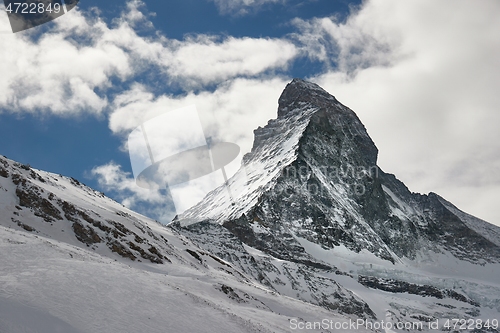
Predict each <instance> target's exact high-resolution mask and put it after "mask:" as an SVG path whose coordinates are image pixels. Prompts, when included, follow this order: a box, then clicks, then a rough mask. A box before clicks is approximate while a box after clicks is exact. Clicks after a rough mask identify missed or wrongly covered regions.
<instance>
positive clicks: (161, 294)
mask: <svg viewBox="0 0 500 333" xmlns="http://www.w3.org/2000/svg"><path fill="white" fill-rule="evenodd" d="M376 163H377V148H376V147H375V145H374V143H373V142H372V140H371V139H370V137H369V136H368V134H367V132H366V130H365V128H364V126H363V125H362V123H361V122H360V120H359V119H358V117H357V116H356V115H355V113H354V112H353V111H351V110H350V109H349V108H347V107H345V106H343V105H342V104H340V103H339V102H338V101H337V100H336V99H335V98H334V97H333V96H331V95H330V94H328V93H327V92H325V91H324V90H323V89H321V88H320V87H318V86H317V85H315V84H312V83H309V82H305V81H303V80H298V79H295V80H293V81H292V82H291V83H290V84H289V85H288V86H287V87H286V89H285V90H284V92H283V94H282V96H281V97H280V100H279V109H278V117H277V119H274V120H271V121H269V123H268V125H267V126H265V127H264V128H259V129H257V130H256V131H255V142H254V146H253V149H252V151H251V152H250V153H249V154H247V155H246V156H245V157H244V160H243V165H242V168H241V170H240V171H238V172H237V173H236V174H235V176H234V177H232V178H231V179H230V180H229V182H228V183H229V186H231V191H230V192H231V193H232V194H233V198H232V199H231V198H230V197H228V195H229V194H228V193H229V191H227V189H226V188H218V189H216V190H214V191H212V192H211V193H209V194H208V195H207V197H205V198H204V199H203V200H202V201H201V202H200V203H198V204H197V205H195V206H194V207H192V208H191V209H189V210H188V211H186V212H185V213H184V214H182V215H181V216H178V217H177V219H176V220H175V221H174V222H173V223H171V224H170V225H169V226H168V227H166V226H163V225H160V224H158V223H157V222H155V221H153V220H151V219H148V218H146V217H144V216H141V215H140V214H137V213H135V212H132V211H130V210H128V209H126V208H125V207H123V206H122V205H121V204H119V203H117V202H115V201H113V200H111V199H109V198H107V197H105V196H104V195H103V194H102V193H99V192H97V191H95V190H92V189H90V188H88V187H87V186H85V185H83V184H81V183H80V182H78V181H77V180H75V179H72V178H67V177H63V176H60V175H55V174H52V173H48V172H44V171H40V170H34V169H32V168H31V167H29V166H27V165H21V164H19V163H16V162H14V161H11V160H9V159H7V158H4V157H0V248H1V254H2V255H1V256H0V333H17V332H42V333H47V332H51V333H52V332H67V333H73V332H138V331H144V332H148V333H149V332H216V331H221V332H294V331H299V332H300V331H307V332H335V331H342V332H403V331H405V332H406V331H410V332H413V331H415V332H416V331H425V332H434V331H436V330H437V329H442V330H451V331H460V332H462V331H470V332H500V330H499V329H498V325H499V320H500V228H498V227H496V226H493V225H491V224H489V223H487V222H485V221H482V220H479V219H477V218H475V217H473V216H470V215H468V214H466V213H464V212H462V211H460V210H459V209H458V208H457V207H455V206H453V204H451V203H449V202H448V201H446V200H445V199H443V198H441V197H440V196H438V195H437V194H433V193H431V194H429V195H420V194H416V193H412V192H410V191H409V190H408V189H407V188H406V186H405V185H404V184H403V183H401V182H400V181H399V180H397V179H396V177H395V176H393V175H391V174H388V173H385V172H383V171H382V170H381V169H380V168H379V167H378V166H377V164H376ZM454 320H456V321H454ZM460 320H461V321H460ZM464 325H465V326H464ZM464 327H465V328H464Z"/></svg>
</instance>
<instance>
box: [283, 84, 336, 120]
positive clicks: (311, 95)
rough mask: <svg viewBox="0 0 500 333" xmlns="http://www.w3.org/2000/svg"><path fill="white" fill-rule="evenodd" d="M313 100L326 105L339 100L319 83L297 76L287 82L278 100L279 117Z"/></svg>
mask: <svg viewBox="0 0 500 333" xmlns="http://www.w3.org/2000/svg"><path fill="white" fill-rule="evenodd" d="M312 102H314V104H318V103H319V104H321V105H324V104H331V103H335V102H337V100H336V99H335V97H333V96H332V95H330V94H329V93H328V92H327V91H325V90H324V89H323V88H321V87H320V86H318V85H317V84H315V83H312V82H309V81H305V80H303V79H299V78H295V79H293V80H292V82H290V83H288V84H287V86H286V87H285V89H284V90H283V92H282V93H281V96H280V98H279V100H278V104H279V107H278V118H281V117H285V116H286V115H287V114H289V113H290V111H293V110H297V109H298V106H304V105H305V104H309V103H312Z"/></svg>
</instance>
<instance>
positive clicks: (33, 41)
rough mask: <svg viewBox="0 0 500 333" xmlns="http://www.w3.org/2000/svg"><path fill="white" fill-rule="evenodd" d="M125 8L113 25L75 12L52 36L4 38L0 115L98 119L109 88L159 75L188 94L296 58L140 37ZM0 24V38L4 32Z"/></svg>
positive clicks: (273, 49)
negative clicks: (91, 116) (95, 116)
mask: <svg viewBox="0 0 500 333" xmlns="http://www.w3.org/2000/svg"><path fill="white" fill-rule="evenodd" d="M141 6H142V2H141V1H137V0H136V1H130V2H128V3H127V6H126V9H125V10H124V12H123V14H122V16H121V17H119V18H118V19H116V20H114V23H113V24H112V25H108V24H106V23H105V22H104V21H103V20H101V19H100V18H99V16H98V15H97V14H98V13H93V14H96V15H94V17H93V18H91V17H89V16H86V15H84V14H83V13H82V12H81V11H79V10H78V9H76V10H72V11H70V12H69V13H67V14H66V15H64V16H62V17H61V18H59V19H57V20H55V21H54V22H55V25H54V27H53V28H51V29H49V30H48V31H46V32H44V33H43V34H42V35H41V36H36V35H34V34H33V32H25V33H19V34H8V35H5V36H4V37H3V38H2V39H1V40H0V57H1V58H2V62H1V63H0V71H1V72H2V76H1V77H0V89H2V92H3V94H2V95H1V96H0V109H3V110H8V111H10V112H32V113H35V112H47V113H51V114H58V115H71V114H78V113H81V112H87V113H95V114H100V113H102V112H103V111H105V110H106V109H107V107H108V106H109V100H108V93H109V91H110V88H111V87H112V82H114V83H115V84H116V83H118V84H123V85H124V87H126V86H129V85H133V82H134V81H135V80H137V78H138V77H139V76H140V75H142V74H144V73H150V72H156V73H164V74H165V75H164V76H165V77H166V79H165V82H164V83H165V85H166V86H168V84H173V85H174V86H177V87H179V86H180V87H182V88H183V89H187V90H190V89H192V88H193V87H196V88H202V87H203V86H204V85H207V84H218V83H220V82H223V81H225V80H228V79H231V78H235V77H239V76H246V77H255V76H259V75H261V74H265V73H267V74H272V73H273V71H275V70H280V69H281V70H283V69H286V67H287V65H288V64H289V62H290V60H292V59H293V58H294V57H295V56H296V55H297V50H296V48H295V46H294V44H293V43H291V42H289V41H285V40H279V39H270V38H233V37H227V38H223V39H221V38H217V37H214V36H207V35H197V36H191V37H187V38H186V39H184V40H175V39H167V38H165V37H163V36H156V35H155V36H153V37H151V36H150V37H145V36H139V35H138V34H137V32H136V31H135V29H134V28H135V27H136V26H137V25H139V24H143V25H145V26H151V22H149V21H148V20H147V18H146V16H145V15H144V14H142V13H141V11H140V10H139V8H140V7H141ZM8 24H9V23H8V20H7V19H6V16H5V19H4V20H3V21H0V30H6V29H8Z"/></svg>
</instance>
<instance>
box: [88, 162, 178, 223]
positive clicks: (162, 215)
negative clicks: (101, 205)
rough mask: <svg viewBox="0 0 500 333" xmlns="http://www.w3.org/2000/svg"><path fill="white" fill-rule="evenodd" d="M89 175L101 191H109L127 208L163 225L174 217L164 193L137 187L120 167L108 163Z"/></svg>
mask: <svg viewBox="0 0 500 333" xmlns="http://www.w3.org/2000/svg"><path fill="white" fill-rule="evenodd" d="M91 174H92V176H93V177H95V178H97V180H98V182H99V185H100V186H101V188H102V189H104V190H105V191H110V192H111V193H112V194H113V196H114V197H115V198H116V199H117V200H120V201H121V203H122V204H123V205H124V206H126V207H127V208H130V209H133V210H136V211H138V212H139V213H142V214H145V215H147V216H152V217H155V218H157V219H158V220H159V221H161V222H163V223H167V222H170V221H171V220H172V218H173V217H174V216H175V208H174V207H172V206H171V205H169V203H168V202H167V198H166V196H165V194H164V193H161V192H160V191H159V190H150V189H144V188H142V187H139V186H137V184H136V183H135V180H134V178H133V177H132V176H131V174H130V173H128V172H124V171H123V170H122V168H121V166H119V165H117V164H115V163H113V162H110V163H108V164H105V165H101V166H98V167H95V168H94V169H93V170H92V172H91Z"/></svg>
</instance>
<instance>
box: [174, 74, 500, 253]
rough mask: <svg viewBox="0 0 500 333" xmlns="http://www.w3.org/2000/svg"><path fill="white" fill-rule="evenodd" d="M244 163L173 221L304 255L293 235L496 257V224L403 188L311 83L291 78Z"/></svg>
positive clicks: (344, 114) (378, 248)
mask: <svg viewBox="0 0 500 333" xmlns="http://www.w3.org/2000/svg"><path fill="white" fill-rule="evenodd" d="M254 134H255V140H254V145H253V148H252V150H251V152H250V153H248V154H246V155H245V156H244V158H243V166H242V168H241V169H240V170H239V171H238V173H236V174H235V176H234V177H233V178H232V179H230V181H229V184H230V186H231V188H232V189H233V191H234V192H235V193H237V195H236V196H235V198H234V201H231V200H230V199H229V198H228V197H227V191H226V190H225V189H224V188H218V189H216V190H214V191H212V192H211V193H209V194H208V195H207V196H206V197H205V198H204V199H203V200H202V201H201V202H200V203H199V204H197V205H195V206H194V207H192V208H191V209H189V210H187V211H186V212H185V213H184V214H182V215H181V216H180V217H179V219H178V221H177V222H176V223H177V224H178V225H179V226H187V225H190V224H193V223H196V222H202V221H205V222H207V221H209V222H210V223H216V224H220V225H222V226H223V227H224V228H226V229H227V230H229V231H230V232H231V233H233V234H234V235H236V236H237V237H238V238H239V239H240V240H241V241H243V242H244V243H245V244H247V245H250V246H253V247H255V248H257V249H259V250H261V251H263V252H265V253H269V254H271V255H273V256H275V257H277V258H282V259H290V258H294V260H302V261H304V260H306V261H307V260H308V261H311V262H313V261H314V260H313V259H312V256H311V255H310V254H309V253H308V252H307V250H306V249H305V248H304V246H303V244H301V242H300V241H299V240H298V238H300V239H305V240H307V241H308V242H312V243H314V244H319V245H321V246H322V247H324V248H327V249H333V248H335V247H339V246H343V247H345V248H347V249H348V250H349V251H353V252H355V253H359V252H360V251H362V250H367V251H369V252H371V253H373V254H374V255H375V256H377V257H379V258H382V259H385V260H389V261H390V262H393V263H394V262H396V261H400V260H402V259H403V258H409V259H413V258H415V257H417V256H418V255H419V254H421V253H423V252H426V251H428V250H434V251H447V252H450V253H452V255H454V256H455V257H458V258H462V259H465V260H468V261H471V262H474V260H476V259H478V258H482V260H486V261H491V262H500V244H499V240H498V237H497V238H491V237H489V236H488V234H489V232H485V231H484V230H490V229H492V230H496V231H495V232H496V233H497V235H500V232H498V228H495V227H494V226H492V225H490V224H488V223H486V222H484V221H482V220H479V219H476V218H474V217H471V216H469V215H467V214H465V213H463V212H461V211H460V210H458V209H457V208H456V207H454V206H453V205H451V204H450V203H449V202H447V201H446V200H444V199H443V198H441V197H440V196H438V195H436V194H433V193H431V194H429V195H420V194H415V193H411V192H410V191H409V190H408V188H407V187H406V186H405V185H404V184H403V183H402V182H400V181H399V180H397V178H396V177H395V176H394V175H391V174H387V173H385V172H383V171H382V170H381V169H380V168H379V167H378V166H377V154H378V150H377V148H376V146H375V144H374V143H373V141H372V140H371V138H370V137H369V135H368V133H367V131H366V129H365V127H364V125H363V124H362V123H361V121H360V120H359V118H358V117H357V115H356V114H355V113H354V112H353V111H352V110H351V109H349V108H348V107H346V106H344V105H342V104H341V103H340V102H339V101H337V99H335V97H333V96H332V95H330V94H329V93H328V92H326V91H325V90H323V89H322V88H321V87H319V86H318V85H316V84H314V83H311V82H307V81H304V80H301V79H294V80H293V81H292V82H290V83H289V84H288V85H287V86H286V88H285V90H284V91H283V93H282V94H281V96H280V98H279V108H278V117H277V119H273V120H270V121H269V122H268V124H267V125H266V126H265V127H264V128H258V129H257V130H255V131H254Z"/></svg>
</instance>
